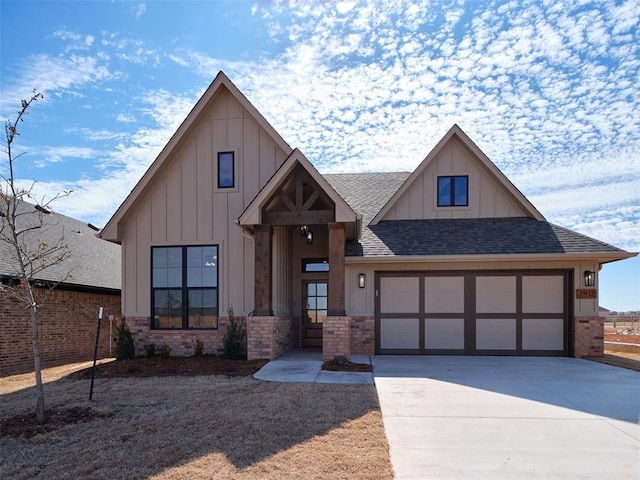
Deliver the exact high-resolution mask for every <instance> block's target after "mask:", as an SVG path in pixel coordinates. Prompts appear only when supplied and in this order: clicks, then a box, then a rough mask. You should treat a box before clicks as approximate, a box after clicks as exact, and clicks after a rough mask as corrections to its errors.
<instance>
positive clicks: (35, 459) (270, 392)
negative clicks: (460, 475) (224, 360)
mask: <svg viewBox="0 0 640 480" xmlns="http://www.w3.org/2000/svg"><path fill="white" fill-rule="evenodd" d="M63 368H66V370H64V369H63V370H60V369H56V370H52V371H50V372H47V373H45V379H47V380H48V383H47V384H46V385H45V395H46V399H47V408H52V407H57V406H64V407H90V408H91V409H94V410H96V411H97V412H98V413H100V414H101V416H97V417H95V418H93V419H92V420H91V421H89V422H86V423H77V424H73V425H67V426H64V427H60V428H58V429H56V430H54V431H52V432H48V433H41V434H38V435H36V436H34V437H32V438H30V439H26V438H18V439H16V438H11V437H7V436H3V435H1V434H0V452H2V453H1V455H0V478H12V479H27V478H28V479H31V478H46V479H58V478H69V479H72V478H73V479H75V478H84V479H101V478H108V479H134V478H135V479H138V478H153V479H184V478H189V479H199V478H225V479H226V478H230V479H236V478H237V479H258V478H260V479H263V478H278V479H281V478H309V479H312V478H372V479H373V478H375V479H385V478H386V479H390V478H392V477H393V473H392V469H391V464H390V460H389V451H388V445H387V441H386V437H385V434H384V428H383V425H382V417H381V414H380V408H379V405H378V400H377V395H376V391H375V387H374V386H372V385H322V384H301V383H291V384H287V383H269V382H261V381H258V380H255V379H253V378H252V377H239V378H227V377H221V376H196V377H152V378H109V379H98V380H97V381H96V385H95V387H94V394H93V401H92V402H89V400H88V397H89V384H90V381H89V380H72V379H69V378H66V375H67V374H68V373H70V371H69V370H70V368H69V367H63ZM32 384H33V374H31V375H25V376H15V377H6V378H0V395H1V396H0V421H1V420H3V419H7V418H9V417H12V416H14V415H16V414H22V413H30V412H31V411H32V410H33V409H34V405H35V394H34V391H33V389H32V387H31V386H30V385H32Z"/></svg>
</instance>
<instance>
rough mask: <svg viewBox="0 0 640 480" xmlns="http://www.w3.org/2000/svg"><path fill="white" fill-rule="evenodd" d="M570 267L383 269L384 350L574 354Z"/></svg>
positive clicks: (379, 291)
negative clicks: (571, 348)
mask: <svg viewBox="0 0 640 480" xmlns="http://www.w3.org/2000/svg"><path fill="white" fill-rule="evenodd" d="M569 278H570V277H569V275H568V272H566V271H522V272H513V271H509V272H493V271H491V272H460V273H450V272H437V273H434V272H419V273H413V272H411V273H387V272H379V273H378V274H377V275H376V328H377V335H376V339H377V346H376V347H377V352H378V353H383V354H384V353H395V354H398V353H402V354H414V353H415V354H464V355H567V354H568V341H567V339H568V334H569V332H568V325H569V323H568V296H567V291H568V288H569V285H568V282H569Z"/></svg>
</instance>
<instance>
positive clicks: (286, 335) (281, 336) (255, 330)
mask: <svg viewBox="0 0 640 480" xmlns="http://www.w3.org/2000/svg"><path fill="white" fill-rule="evenodd" d="M296 331H297V330H296V328H295V321H294V318H293V317H275V316H254V317H247V358H248V359H249V360H259V359H267V360H273V359H275V358H278V357H279V356H280V355H282V354H283V353H284V352H287V351H289V350H291V349H292V348H293V347H294V345H297V341H296V339H297V335H296Z"/></svg>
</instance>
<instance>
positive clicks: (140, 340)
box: [126, 317, 246, 357]
mask: <svg viewBox="0 0 640 480" xmlns="http://www.w3.org/2000/svg"><path fill="white" fill-rule="evenodd" d="M234 318H235V320H236V322H237V323H238V324H239V325H240V327H241V328H243V329H244V328H246V319H245V318H244V317H234ZM126 322H127V325H128V326H129V329H130V330H131V334H132V335H133V343H134V344H135V347H136V355H144V354H145V352H144V346H145V345H146V344H148V343H155V344H156V348H158V347H160V346H161V345H168V346H169V347H170V348H171V356H172V357H190V356H192V355H193V351H194V342H195V341H196V340H197V339H199V340H200V341H202V343H203V345H204V353H205V354H213V355H217V354H219V353H220V348H221V347H222V340H223V338H224V334H225V332H226V330H227V325H228V324H229V317H218V328H217V329H216V330H153V329H151V321H150V319H149V317H127V318H126Z"/></svg>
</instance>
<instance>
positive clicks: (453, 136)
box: [371, 125, 544, 225]
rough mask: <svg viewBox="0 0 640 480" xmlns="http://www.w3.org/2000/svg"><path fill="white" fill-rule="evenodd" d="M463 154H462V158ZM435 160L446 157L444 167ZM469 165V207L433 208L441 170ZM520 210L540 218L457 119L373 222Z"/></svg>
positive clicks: (453, 170)
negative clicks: (445, 165)
mask: <svg viewBox="0 0 640 480" xmlns="http://www.w3.org/2000/svg"><path fill="white" fill-rule="evenodd" d="M449 151H453V152H454V153H450V152H449ZM456 152H457V155H456ZM461 156H463V157H464V160H461V159H460V157H461ZM444 157H454V158H452V159H449V158H447V160H446V162H444V161H443V160H442V158H444ZM439 162H441V163H446V164H447V168H445V169H443V168H442V164H441V163H439ZM466 163H468V165H467V166H466V167H464V166H463V167H460V164H463V165H464V164H466ZM470 171H472V172H474V173H477V174H476V175H472V176H470V177H469V194H468V195H469V208H460V207H448V208H441V207H438V208H435V204H436V191H435V190H436V186H435V185H436V178H435V177H437V176H439V175H440V174H441V173H442V174H443V175H458V174H464V175H469V174H470ZM522 216H526V217H532V218H535V219H536V220H544V217H543V216H542V214H541V213H540V212H539V211H538V210H537V209H536V208H535V207H534V206H533V205H532V204H531V202H529V200H527V198H526V197H525V196H524V195H523V194H522V193H521V192H520V191H519V190H518V189H517V188H516V187H515V186H514V185H513V183H511V181H509V179H508V178H507V177H506V176H505V175H504V174H503V173H502V172H501V171H500V170H499V169H498V167H496V166H495V164H494V163H493V162H492V161H491V160H490V159H489V158H488V157H487V156H486V155H485V154H484V153H483V152H482V151H481V150H480V149H479V148H478V146H477V145H476V144H475V143H473V141H472V140H471V139H470V138H469V137H468V136H467V135H466V134H465V133H464V132H463V131H462V129H461V128H460V127H459V126H458V125H453V127H451V129H450V130H449V131H448V132H447V134H446V135H445V136H444V137H443V138H442V139H441V140H440V141H439V142H438V144H437V145H436V146H435V147H434V148H433V149H432V150H431V152H430V153H429V154H428V155H427V156H426V158H425V159H424V160H423V161H422V162H421V163H420V165H418V167H417V168H416V169H415V170H414V171H413V172H412V173H411V175H410V176H409V177H408V178H407V180H406V181H405V182H404V184H403V185H402V186H401V187H400V188H399V189H398V190H397V191H396V192H395V193H394V194H393V196H391V198H390V199H389V200H388V202H387V203H386V204H385V205H384V206H383V207H382V209H381V210H380V211H379V212H378V213H377V215H376V216H375V217H374V218H373V220H372V221H371V224H372V225H376V224H377V223H378V222H380V221H382V220H420V219H427V218H457V217H462V218H480V217H522Z"/></svg>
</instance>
